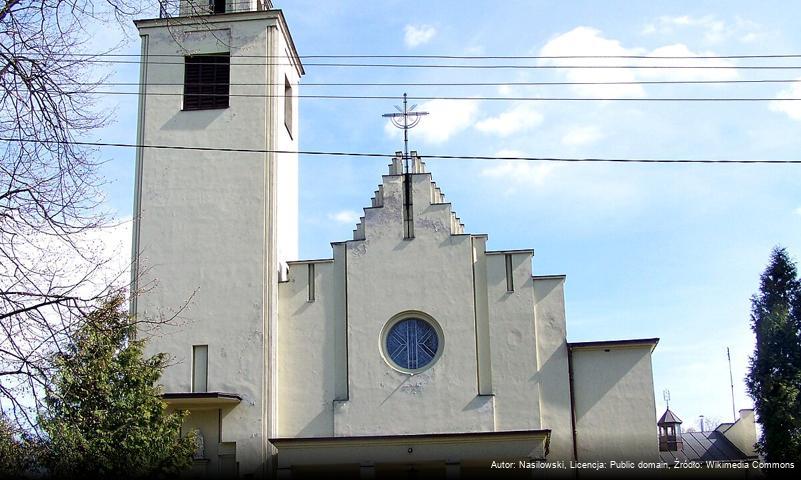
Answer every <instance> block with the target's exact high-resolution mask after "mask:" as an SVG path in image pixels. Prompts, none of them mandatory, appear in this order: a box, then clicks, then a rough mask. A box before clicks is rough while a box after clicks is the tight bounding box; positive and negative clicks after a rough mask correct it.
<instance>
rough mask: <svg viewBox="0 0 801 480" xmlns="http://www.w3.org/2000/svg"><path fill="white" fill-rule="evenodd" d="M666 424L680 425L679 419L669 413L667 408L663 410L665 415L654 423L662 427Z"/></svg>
mask: <svg viewBox="0 0 801 480" xmlns="http://www.w3.org/2000/svg"><path fill="white" fill-rule="evenodd" d="M666 423H682V422H681V419H680V418H679V417H678V416H677V415H676V414H675V413H673V412H671V411H670V409H669V408H668V409H667V410H665V413H663V414H662V417H661V418H660V419H659V421H658V422H656V424H657V425H664V424H666Z"/></svg>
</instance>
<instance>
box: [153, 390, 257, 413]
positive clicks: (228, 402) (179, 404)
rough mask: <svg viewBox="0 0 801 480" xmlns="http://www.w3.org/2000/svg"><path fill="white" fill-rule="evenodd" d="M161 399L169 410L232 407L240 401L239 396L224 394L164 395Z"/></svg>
mask: <svg viewBox="0 0 801 480" xmlns="http://www.w3.org/2000/svg"><path fill="white" fill-rule="evenodd" d="M161 398H162V400H164V401H165V402H167V405H169V406H170V408H175V409H196V408H222V407H233V406H235V405H238V404H239V402H241V401H242V397H241V396H240V395H238V394H236V393H224V392H176V393H165V394H163V395H162V396H161Z"/></svg>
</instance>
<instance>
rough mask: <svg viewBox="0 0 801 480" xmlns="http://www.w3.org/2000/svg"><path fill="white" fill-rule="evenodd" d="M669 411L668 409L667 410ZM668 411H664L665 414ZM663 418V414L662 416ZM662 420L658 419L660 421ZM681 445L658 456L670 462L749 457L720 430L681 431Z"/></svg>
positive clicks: (743, 458) (742, 458)
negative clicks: (679, 448)
mask: <svg viewBox="0 0 801 480" xmlns="http://www.w3.org/2000/svg"><path fill="white" fill-rule="evenodd" d="M668 412H669V410H668ZM668 412H665V414H667V413H668ZM662 417H663V418H664V415H663V416H662ZM661 421H662V420H660V422H661ZM681 439H682V443H683V447H682V449H681V450H677V451H662V452H659V456H660V457H661V458H662V461H665V462H668V463H672V462H673V461H674V460H680V461H682V462H684V461H692V460H700V461H706V460H721V461H725V460H745V459H747V458H749V457H748V456H747V455H746V454H745V453H743V452H741V451H740V449H739V448H737V447H735V446H734V445H733V444H732V443H731V442H730V441H729V440H727V439H726V437H725V436H724V435H723V433H722V432H720V431H718V430H712V431H710V432H682V433H681Z"/></svg>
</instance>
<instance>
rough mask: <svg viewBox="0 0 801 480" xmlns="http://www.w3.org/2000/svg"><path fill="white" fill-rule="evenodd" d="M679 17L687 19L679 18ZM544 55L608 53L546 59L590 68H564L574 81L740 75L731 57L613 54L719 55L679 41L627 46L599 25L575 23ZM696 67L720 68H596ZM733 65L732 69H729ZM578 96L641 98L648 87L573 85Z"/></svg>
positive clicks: (707, 78) (556, 39) (551, 42)
mask: <svg viewBox="0 0 801 480" xmlns="http://www.w3.org/2000/svg"><path fill="white" fill-rule="evenodd" d="M675 21H676V22H680V21H684V20H675ZM539 54H540V55H541V56H545V57H548V56H550V57H559V56H578V55H592V56H596V57H605V58H550V59H548V58H546V59H542V60H541V64H545V65H556V66H567V65H578V66H586V67H588V68H586V69H583V68H573V69H566V70H564V71H563V74H564V76H565V77H566V78H567V80H568V81H571V82H638V81H643V80H688V79H698V80H730V79H733V78H736V77H737V70H736V69H735V68H734V64H733V63H732V62H731V61H729V60H726V59H709V58H698V59H693V58H689V59H637V58H609V57H610V56H612V57H614V56H617V57H621V56H652V57H660V56H681V57H700V56H710V55H714V53H712V52H702V53H696V52H694V51H692V50H690V49H689V48H688V47H687V46H686V45H684V44H681V43H677V44H672V45H665V46H662V47H659V48H657V49H655V50H651V51H648V50H647V49H644V48H627V47H624V46H623V45H622V44H621V43H620V42H619V41H618V40H614V39H610V38H606V37H604V36H603V33H602V32H601V31H600V30H597V29H595V28H591V27H576V28H574V29H573V30H571V31H569V32H566V33H563V34H561V35H558V36H557V37H555V38H553V39H551V40H550V41H549V42H548V43H546V44H545V46H543V47H542V49H541V50H540V53H539ZM629 65H630V66H648V65H660V66H661V65H667V66H676V67H678V66H682V67H684V66H691V67H715V68H697V69H696V68H689V69H688V68H675V69H671V68H666V69H653V68H594V67H599V66H612V67H616V66H620V67H623V66H629ZM730 67H731V68H730ZM571 89H572V90H573V91H575V92H576V93H578V94H579V95H582V96H585V97H591V98H641V97H645V96H646V92H645V89H644V88H643V86H642V85H638V84H628V83H627V84H622V85H620V84H618V85H572V86H571Z"/></svg>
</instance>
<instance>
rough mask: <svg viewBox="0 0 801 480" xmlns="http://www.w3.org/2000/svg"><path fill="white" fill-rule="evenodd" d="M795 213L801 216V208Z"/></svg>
mask: <svg viewBox="0 0 801 480" xmlns="http://www.w3.org/2000/svg"><path fill="white" fill-rule="evenodd" d="M793 211H794V212H795V214H796V215H800V216H801V207H798V208H796V209H795V210H793Z"/></svg>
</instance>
